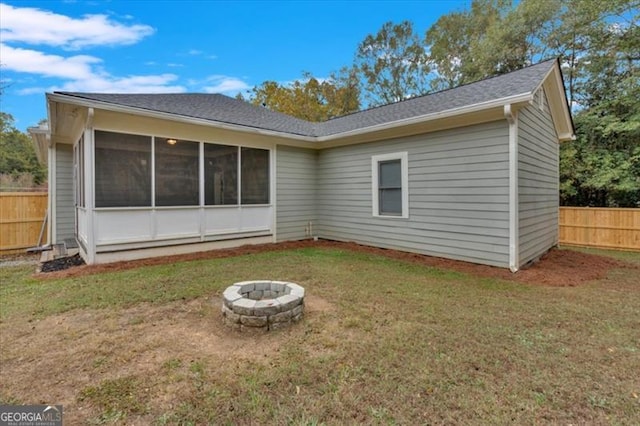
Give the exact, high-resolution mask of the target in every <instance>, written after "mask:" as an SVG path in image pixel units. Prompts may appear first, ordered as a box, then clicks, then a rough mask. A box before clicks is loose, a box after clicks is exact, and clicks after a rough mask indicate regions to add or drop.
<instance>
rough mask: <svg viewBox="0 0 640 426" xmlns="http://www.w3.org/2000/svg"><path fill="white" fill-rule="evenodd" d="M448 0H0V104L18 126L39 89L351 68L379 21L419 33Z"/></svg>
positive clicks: (223, 89)
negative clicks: (1, 87)
mask: <svg viewBox="0 0 640 426" xmlns="http://www.w3.org/2000/svg"><path fill="white" fill-rule="evenodd" d="M469 4H470V0H459V1H458V0H449V1H446V0H444V1H279V2H268V1H231V2H229V1H205V0H202V1H162V0H154V1H152V0H148V1H146V0H137V1H136V0H130V1H115V0H114V1H81V0H77V1H76V0H65V1H28V0H27V1H7V2H2V3H0V64H1V66H0V73H1V80H2V81H3V84H8V87H7V88H6V89H5V92H4V93H3V95H2V97H1V98H0V102H1V105H0V109H1V110H2V111H3V112H7V113H9V114H11V115H13V116H14V118H15V119H16V127H18V128H19V129H21V130H25V129H26V128H27V127H28V126H32V125H35V124H36V123H37V122H38V121H39V120H40V119H42V118H46V107H45V98H44V93H45V92H51V91H54V90H67V91H84V92H139V93H140V92H145V93H153V92H213V93H224V94H226V95H230V96H234V95H235V94H237V93H238V92H240V91H242V92H244V91H246V90H247V89H250V88H251V87H253V86H255V85H258V84H260V83H262V82H263V81H266V80H274V81H278V82H290V81H292V80H295V79H297V78H300V76H301V73H302V71H309V72H311V73H312V74H313V75H314V76H315V77H319V78H323V77H326V76H328V75H329V73H330V72H331V71H334V70H337V69H339V68H340V67H342V66H345V65H351V64H352V62H353V55H354V53H355V50H356V46H357V45H358V43H359V42H360V41H362V40H363V39H364V38H365V37H366V36H367V34H373V33H375V32H377V31H378V29H379V28H380V27H381V26H382V24H383V23H384V22H386V21H393V22H400V21H402V20H405V19H407V20H411V21H413V23H414V24H415V28H416V29H417V30H418V31H419V33H420V34H422V35H423V34H424V32H425V31H426V30H427V29H428V28H429V26H430V25H431V24H432V23H433V22H435V21H436V20H437V19H438V17H439V16H441V15H443V14H446V13H448V12H450V11H453V10H462V9H465V8H467V7H469Z"/></svg>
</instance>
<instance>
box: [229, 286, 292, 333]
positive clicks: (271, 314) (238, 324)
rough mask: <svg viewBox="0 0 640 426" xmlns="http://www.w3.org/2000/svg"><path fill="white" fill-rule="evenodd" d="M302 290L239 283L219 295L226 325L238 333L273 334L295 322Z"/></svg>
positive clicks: (290, 287)
mask: <svg viewBox="0 0 640 426" xmlns="http://www.w3.org/2000/svg"><path fill="white" fill-rule="evenodd" d="M303 311H304V288H303V287H301V286H299V285H298V284H294V283H289V282H284V281H242V282H239V283H235V284H234V285H232V286H230V287H227V289H226V290H225V291H224V293H223V294H222V316H223V317H224V322H225V324H227V325H229V326H232V327H234V328H237V329H240V330H248V329H260V328H261V329H265V330H276V329H278V328H283V327H286V326H288V325H290V324H291V323H293V322H298V321H300V319H302V313H303Z"/></svg>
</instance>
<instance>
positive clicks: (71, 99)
mask: <svg viewBox="0 0 640 426" xmlns="http://www.w3.org/2000/svg"><path fill="white" fill-rule="evenodd" d="M47 99H48V100H50V101H52V102H60V103H68V104H69V103H70V104H74V105H78V106H83V107H87V108H99V109H104V110H108V111H113V112H121V113H125V114H137V115H142V116H146V117H150V118H158V119H164V120H172V121H178V122H182V123H186V124H196V125H200V126H207V127H215V128H217V129H224V130H232V131H238V132H245V133H252V134H258V135H263V136H273V137H279V138H285V139H292V140H296V141H303V142H315V141H316V138H315V137H313V136H305V135H297V134H293V133H287V132H279V131H276V130H268V129H261V128H258V127H250V126H243V125H239V124H231V123H225V122H222V121H215V120H206V119H203V118H196V117H188V116H184V115H178V114H172V113H168V112H161V111H153V110H149V109H145V108H137V107H131V106H127V105H118V104H114V103H110V102H103V101H97V100H93V99H82V98H78V97H75V96H69V95H64V94H61V93H47Z"/></svg>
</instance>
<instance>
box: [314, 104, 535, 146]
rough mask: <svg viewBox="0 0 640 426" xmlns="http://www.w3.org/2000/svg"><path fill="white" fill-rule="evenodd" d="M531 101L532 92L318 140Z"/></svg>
mask: <svg viewBox="0 0 640 426" xmlns="http://www.w3.org/2000/svg"><path fill="white" fill-rule="evenodd" d="M531 99H533V93H531V92H527V93H521V94H519V95H514V96H508V97H504V98H500V99H494V100H492V101H488V102H482V103H478V104H473V105H467V106H464V107H460V108H452V109H448V110H445V111H439V112H435V113H431V114H424V115H419V116H416V117H411V118H405V119H401V120H396V121H392V122H389V123H382V124H377V125H374V126H368V127H363V128H360V129H355V130H350V131H347V132H341V133H335V134H332V135H327V136H319V137H318V138H317V139H316V140H317V141H318V142H331V141H336V140H340V139H343V138H347V137H351V136H357V135H362V134H365V133H373V132H377V131H382V130H389V129H393V128H398V127H403V126H407V125H412V124H419V123H425V122H428V121H436V120H441V119H445V118H450V117H455V116H460V115H465V114H471V113H474V112H478V111H482V110H488V109H492V108H497V107H500V108H501V107H503V106H504V105H507V104H510V105H516V104H526V103H528V102H530V101H531Z"/></svg>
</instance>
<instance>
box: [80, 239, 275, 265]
mask: <svg viewBox="0 0 640 426" xmlns="http://www.w3.org/2000/svg"><path fill="white" fill-rule="evenodd" d="M272 242H273V236H272V235H267V236H260V237H248V238H236V239H229V240H222V241H209V242H198V243H193V244H178V245H166V246H161V247H147V248H140V249H129V250H118V251H109V252H98V253H96V255H95V259H94V262H93V263H94V264H99V263H112V262H121V261H127V260H137V259H147V258H151V257H161V256H173V255H178V254H189V253H198V252H203V251H209V250H218V249H229V248H235V247H240V246H244V245H256V244H268V243H272ZM83 254H85V253H83V252H82V251H81V255H83ZM84 257H85V256H83V258H84ZM84 260H85V262H87V259H86V258H85V259H84ZM87 263H89V262H87Z"/></svg>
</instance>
